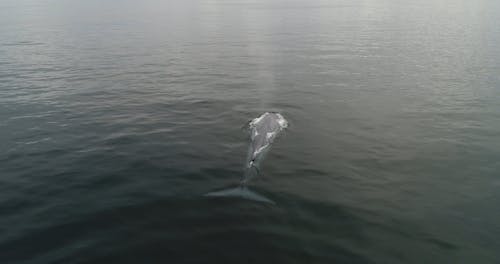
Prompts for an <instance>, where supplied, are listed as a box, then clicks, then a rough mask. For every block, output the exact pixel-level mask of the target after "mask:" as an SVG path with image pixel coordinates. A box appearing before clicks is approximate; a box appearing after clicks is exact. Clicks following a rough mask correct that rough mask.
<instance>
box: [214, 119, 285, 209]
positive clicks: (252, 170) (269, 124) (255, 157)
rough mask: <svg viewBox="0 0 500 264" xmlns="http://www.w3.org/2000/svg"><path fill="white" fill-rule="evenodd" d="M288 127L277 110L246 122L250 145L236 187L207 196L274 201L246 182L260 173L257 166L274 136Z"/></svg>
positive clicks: (268, 148)
mask: <svg viewBox="0 0 500 264" xmlns="http://www.w3.org/2000/svg"><path fill="white" fill-rule="evenodd" d="M287 127H288V121H287V120H286V119H285V118H284V117H283V115H281V114H280V113H277V112H265V113H263V114H262V115H260V116H259V117H257V118H254V119H252V120H251V121H250V122H249V123H248V129H249V131H250V146H249V148H248V154H247V159H246V161H245V168H244V172H243V176H242V178H241V181H240V183H239V185H238V186H237V187H236V188H230V189H224V190H221V191H215V192H210V193H207V194H206V195H205V196H209V197H239V198H243V199H248V200H253V201H259V202H267V203H272V204H274V202H273V201H272V200H270V199H268V198H266V197H264V196H263V195H260V194H258V193H256V192H254V191H252V190H250V189H249V188H248V182H249V181H250V180H251V179H252V178H254V177H255V176H257V175H259V174H260V169H259V166H260V164H261V163H262V161H263V160H264V157H265V155H266V154H267V152H268V151H269V150H270V148H271V145H272V143H273V141H274V140H275V138H276V137H277V136H278V135H279V134H280V133H281V132H282V131H283V130H284V129H285V128H287Z"/></svg>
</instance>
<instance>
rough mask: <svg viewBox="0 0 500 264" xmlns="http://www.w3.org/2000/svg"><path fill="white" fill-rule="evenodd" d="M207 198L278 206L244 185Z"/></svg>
mask: <svg viewBox="0 0 500 264" xmlns="http://www.w3.org/2000/svg"><path fill="white" fill-rule="evenodd" d="M205 196H208V197H238V198H242V199H247V200H251V201H257V202H263V203H270V204H276V203H275V202H273V201H272V200H269V199H268V198H266V197H264V196H262V195H260V194H258V193H256V192H254V191H251V190H249V189H248V187H246V186H244V185H242V186H238V187H236V188H231V189H225V190H222V191H216V192H209V193H207V194H205Z"/></svg>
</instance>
